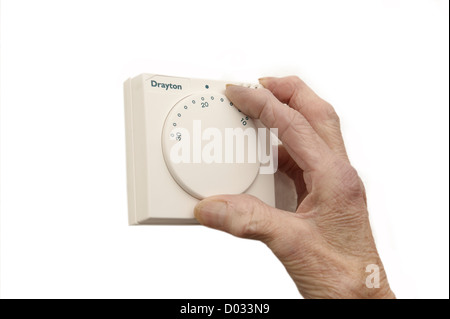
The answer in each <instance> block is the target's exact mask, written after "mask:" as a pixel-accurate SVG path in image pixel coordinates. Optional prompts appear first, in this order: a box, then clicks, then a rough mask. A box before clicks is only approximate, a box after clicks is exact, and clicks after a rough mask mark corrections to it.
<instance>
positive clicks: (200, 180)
mask: <svg viewBox="0 0 450 319" xmlns="http://www.w3.org/2000/svg"><path fill="white" fill-rule="evenodd" d="M257 138H258V134H257V130H256V127H255V124H254V123H253V120H252V119H250V118H249V117H247V116H246V115H245V114H243V113H242V112H240V111H239V110H238V109H236V107H234V106H233V104H232V103H231V102H230V101H229V100H228V99H227V97H226V96H225V95H223V94H218V93H211V92H201V93H198V94H193V95H189V96H187V97H186V98H184V99H182V100H181V101H179V102H178V103H177V104H175V106H174V107H173V108H172V109H171V110H170V112H169V114H168V116H167V118H166V121H165V123H164V128H163V132H162V150H163V154H164V160H165V162H166V165H167V168H168V169H169V171H170V174H171V175H172V177H173V178H174V179H175V181H176V182H177V183H178V184H179V185H180V186H181V187H182V188H183V189H184V190H185V191H186V192H188V193H189V194H191V195H192V196H194V197H196V198H198V199H203V198H205V197H208V196H211V195H217V194H240V193H243V192H245V191H246V190H247V189H248V188H249V187H250V185H251V184H252V183H253V181H254V180H255V178H256V176H257V174H258V171H259V166H260V163H259V160H258V156H257V150H258V149H257V145H258V140H257Z"/></svg>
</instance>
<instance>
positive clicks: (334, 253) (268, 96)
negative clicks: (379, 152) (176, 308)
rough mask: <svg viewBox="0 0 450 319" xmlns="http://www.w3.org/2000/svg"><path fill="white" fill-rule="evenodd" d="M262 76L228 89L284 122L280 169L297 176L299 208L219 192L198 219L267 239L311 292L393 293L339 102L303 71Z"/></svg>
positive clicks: (244, 104)
mask: <svg viewBox="0 0 450 319" xmlns="http://www.w3.org/2000/svg"><path fill="white" fill-rule="evenodd" d="M260 83H261V84H262V85H263V86H264V88H263V89H256V90H255V89H249V88H244V87H241V86H234V85H233V86H228V87H227V90H226V95H227V96H228V98H229V99H230V100H231V101H232V102H233V103H234V105H235V106H236V107H237V108H239V109H240V110H241V111H242V112H244V113H245V114H247V115H249V116H251V117H253V118H258V119H260V120H261V121H262V123H263V124H264V125H265V126H266V127H268V128H278V135H279V136H278V137H279V138H280V140H281V141H282V143H283V146H280V148H279V152H278V154H279V158H278V161H279V167H278V168H279V170H281V171H282V172H284V173H285V174H287V175H288V176H289V177H290V178H291V179H292V180H293V181H294V183H295V186H296V192H297V197H298V208H297V211H296V212H295V213H291V212H287V211H282V210H279V209H276V208H274V207H270V206H268V205H266V204H265V203H263V202H262V201H260V200H259V199H257V198H255V197H253V196H250V195H220V196H213V197H209V198H206V199H204V200H202V201H201V202H199V203H198V204H197V206H196V207H195V212H194V213H195V216H196V218H197V219H198V220H199V222H200V223H201V224H203V225H205V226H208V227H212V228H215V229H219V230H222V231H225V232H228V233H230V234H233V235H235V236H238V237H242V238H251V239H257V240H261V241H263V242H264V243H265V244H266V245H267V246H268V247H269V248H270V249H271V250H272V251H273V253H274V254H275V255H276V256H277V257H278V258H279V259H280V261H281V262H282V263H283V265H284V266H285V268H286V270H287V272H288V273H289V275H290V276H291V277H292V279H293V280H294V282H295V284H296V285H297V288H298V290H299V291H300V293H301V294H302V295H303V296H304V297H305V298H394V297H395V296H394V294H393V293H392V292H391V290H390V288H389V284H388V281H387V278H386V274H385V271H384V268H383V265H382V263H381V260H380V257H379V255H378V252H377V249H376V247H375V242H374V239H373V237H372V232H371V228H370V224H369V218H368V211H367V203H366V195H365V190H364V186H363V184H362V182H361V179H360V178H359V176H358V174H357V172H356V170H355V169H354V168H353V167H352V166H351V165H350V162H349V160H348V157H347V153H346V150H345V146H344V142H343V139H342V135H341V130H340V124H339V118H338V116H337V115H336V112H335V111H334V109H333V107H332V106H331V105H330V104H329V103H327V102H326V101H324V100H322V99H321V98H320V97H318V96H317V95H316V94H315V93H314V92H313V91H312V90H311V89H310V88H309V87H308V86H307V85H306V84H305V83H304V82H303V81H301V80H300V79H299V78H297V77H286V78H263V79H260ZM283 103H286V104H287V105H288V106H286V105H285V104H283ZM368 265H376V266H377V267H379V288H369V287H368V286H367V285H366V278H367V276H368V275H370V273H367V272H366V267H367V266H368Z"/></svg>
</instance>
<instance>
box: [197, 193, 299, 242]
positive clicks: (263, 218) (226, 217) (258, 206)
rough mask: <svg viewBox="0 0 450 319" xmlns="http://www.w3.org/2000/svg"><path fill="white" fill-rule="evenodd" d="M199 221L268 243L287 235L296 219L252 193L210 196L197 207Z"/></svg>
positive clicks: (233, 233) (242, 236) (239, 235)
mask: <svg viewBox="0 0 450 319" xmlns="http://www.w3.org/2000/svg"><path fill="white" fill-rule="evenodd" d="M194 214H195V217H196V218H197V220H198V221H199V222H200V223H201V224H203V225H205V226H207V227H211V228H215V229H219V230H222V231H225V232H227V233H230V234H232V235H234V236H237V237H241V238H250V239H257V240H261V241H263V242H264V243H266V244H267V245H269V246H271V245H270V244H271V243H273V241H276V240H277V239H280V238H285V236H284V235H286V230H288V229H289V228H291V227H290V223H292V220H291V219H296V218H295V217H294V216H292V214H291V213H289V212H285V211H282V210H279V209H276V208H274V207H271V206H269V205H267V204H265V203H264V202H262V201H260V200H259V199H257V198H256V197H254V196H250V195H245V194H243V195H219V196H212V197H208V198H206V199H204V200H202V201H201V202H199V203H198V204H197V206H195V209H194Z"/></svg>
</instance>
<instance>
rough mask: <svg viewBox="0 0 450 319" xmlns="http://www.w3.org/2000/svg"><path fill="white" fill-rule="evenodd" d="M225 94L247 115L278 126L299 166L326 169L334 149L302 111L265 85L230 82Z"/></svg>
mask: <svg viewBox="0 0 450 319" xmlns="http://www.w3.org/2000/svg"><path fill="white" fill-rule="evenodd" d="M226 94H227V96H228V98H229V99H230V100H231V101H233V103H234V105H235V106H236V107H237V108H238V109H240V110H242V112H244V113H245V114H247V115H250V116H251V117H253V118H258V119H260V120H261V122H262V123H263V124H264V125H265V126H266V127H268V128H278V137H279V138H280V140H281V141H282V142H283V145H284V146H285V147H286V150H287V151H288V152H289V154H290V155H291V157H292V158H293V160H294V161H295V162H296V163H297V164H298V166H299V167H300V168H301V169H303V170H304V171H306V172H313V171H319V172H320V171H323V170H324V169H326V165H327V163H328V162H329V161H331V159H332V155H333V154H332V152H331V149H330V148H329V147H328V146H327V145H326V143H325V142H324V141H323V140H322V139H321V138H320V137H319V135H317V133H316V132H315V131H314V129H313V128H312V127H311V125H310V124H309V123H308V121H307V120H306V119H305V118H304V117H303V115H302V114H301V113H299V112H297V111H296V110H294V109H292V108H290V107H287V106H286V105H284V104H282V103H281V102H280V101H279V100H277V98H276V97H275V96H274V95H273V94H272V93H271V92H270V91H269V90H266V89H263V88H262V89H256V90H255V89H250V88H245V87H242V86H237V85H230V86H227V90H226Z"/></svg>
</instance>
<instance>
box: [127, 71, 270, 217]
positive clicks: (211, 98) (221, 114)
mask: <svg viewBox="0 0 450 319" xmlns="http://www.w3.org/2000/svg"><path fill="white" fill-rule="evenodd" d="M227 83H229V82H223V81H214V80H200V79H190V78H182V77H171V76H163V75H155V74H141V75H139V76H137V77H134V78H131V79H128V80H127V81H125V83H124V92H125V127H126V147H127V148H126V150H127V184H128V217H129V224H130V225H141V224H143V225H145V224H197V220H196V219H195V218H194V213H193V210H194V207H195V205H196V204H197V203H198V201H199V200H201V199H203V198H205V197H208V196H212V195H219V194H241V193H245V194H251V195H254V196H256V197H258V198H259V199H261V200H262V201H264V202H266V203H267V204H269V205H272V206H274V205H275V193H274V176H273V173H274V171H275V170H276V166H277V163H276V156H274V150H276V146H277V142H278V141H277V140H276V138H275V137H274V136H273V134H272V133H270V131H269V130H268V129H267V128H265V127H264V126H263V125H262V124H261V123H260V122H259V121H256V120H253V119H251V118H249V117H248V116H247V115H245V114H243V113H242V112H241V111H240V110H238V109H237V108H236V107H235V106H234V105H233V103H232V102H231V101H230V100H228V98H227V97H226V96H225V88H226V84H227ZM233 84H237V85H246V84H242V83H233ZM246 86H248V87H252V88H254V89H258V88H259V87H260V86H259V85H258V84H257V85H250V84H247V85H246Z"/></svg>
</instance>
